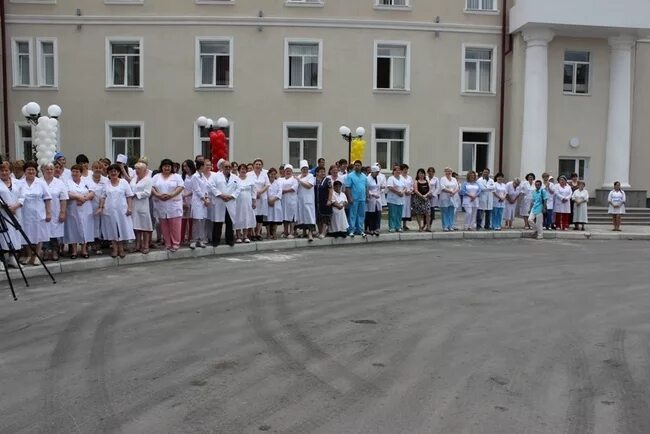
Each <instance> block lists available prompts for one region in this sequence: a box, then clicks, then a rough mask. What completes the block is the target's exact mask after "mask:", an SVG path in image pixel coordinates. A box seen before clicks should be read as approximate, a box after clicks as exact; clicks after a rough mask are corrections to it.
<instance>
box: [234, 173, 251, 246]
mask: <svg viewBox="0 0 650 434" xmlns="http://www.w3.org/2000/svg"><path fill="white" fill-rule="evenodd" d="M238 169H239V177H238V180H237V182H238V183H239V194H238V195H237V199H235V218H234V220H233V229H234V230H235V243H241V242H242V241H243V242H244V243H246V244H248V243H250V242H251V237H255V227H256V225H257V220H256V218H255V208H256V207H257V192H256V189H255V181H254V180H253V178H250V177H248V169H247V167H246V165H245V164H242V165H241V166H239V168H238ZM250 173H253V172H250Z"/></svg>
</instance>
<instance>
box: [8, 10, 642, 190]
mask: <svg viewBox="0 0 650 434" xmlns="http://www.w3.org/2000/svg"><path fill="white" fill-rule="evenodd" d="M502 1H503V0H498V1H497V0H427V1H424V0H354V1H350V0H321V1H318V0H264V1H261V0H232V1H228V0H183V1H179V0H156V1H153V0H139V1H138V0H135V1H132V0H103V1H102V0H93V1H83V2H80V1H72V0H10V1H9V2H8V4H7V17H6V22H7V24H6V26H7V40H6V41H5V50H6V51H5V52H6V53H7V55H8V57H9V58H8V62H7V65H8V71H7V80H8V81H9V83H8V84H9V86H8V89H9V90H8V94H7V96H6V97H7V99H8V107H9V110H8V115H9V116H8V117H9V128H8V132H9V136H10V143H9V146H8V148H9V149H8V150H9V153H10V155H11V157H12V158H27V157H29V153H30V152H31V148H30V145H31V139H30V134H31V131H30V127H29V126H28V125H27V124H26V123H25V122H24V119H23V118H22V115H21V111H20V109H21V107H22V106H23V105H24V104H25V103H26V102H28V101H32V100H33V101H37V102H39V103H40V104H41V106H44V107H46V106H47V105H49V104H54V103H56V104H58V105H60V106H61V107H62V108H63V110H64V113H63V117H62V118H61V137H60V141H61V147H62V150H63V151H64V152H67V153H69V154H72V155H74V154H77V153H81V152H83V153H85V154H87V155H88V156H89V157H90V158H91V159H93V158H97V157H100V156H104V155H107V156H108V157H109V158H112V159H114V158H115V155H116V154H117V153H128V154H130V155H132V156H137V155H146V156H147V157H149V158H150V160H151V161H152V162H156V161H159V160H160V159H161V158H163V157H170V158H173V159H175V160H182V159H185V158H192V157H193V156H194V155H196V154H199V153H204V154H205V153H207V149H206V148H207V139H206V138H205V136H206V131H203V130H202V129H200V128H199V127H198V126H197V125H196V124H195V121H196V118H197V117H198V116H200V115H204V116H208V117H211V118H213V119H216V118H218V117H221V116H224V117H226V118H228V119H229V121H230V127H229V129H228V131H227V135H228V136H229V142H230V154H231V158H232V159H235V160H237V161H250V160H252V159H253V158H256V157H260V158H263V159H264V160H265V162H266V164H267V166H270V165H276V164H279V163H281V162H292V163H296V162H297V161H298V160H300V159H303V158H305V159H308V160H310V161H311V162H312V163H314V162H315V160H316V158H318V157H320V156H323V157H324V158H326V159H327V160H328V161H332V160H334V159H338V158H341V157H345V156H346V155H347V144H346V142H344V141H343V140H342V138H341V136H340V135H339V133H338V130H339V126H341V125H347V126H349V127H351V128H352V129H353V130H354V129H355V128H356V127H357V126H363V127H364V128H365V129H366V137H365V139H366V140H367V143H368V144H367V147H366V160H367V161H379V162H380V163H381V164H382V166H383V167H389V166H390V165H391V164H393V163H396V162H407V163H409V164H410V165H412V166H417V167H420V166H425V167H426V166H429V165H434V166H435V167H436V168H438V170H439V171H440V169H441V168H442V167H444V166H451V167H453V168H454V169H456V170H457V171H459V172H460V173H465V172H467V171H468V170H472V169H482V168H484V167H490V168H494V169H499V168H501V169H502V170H503V171H504V172H506V174H507V175H508V176H518V175H520V174H522V173H525V172H527V171H535V172H536V173H539V172H541V171H543V170H548V171H550V172H552V173H554V174H559V173H568V172H573V171H577V172H579V173H580V175H581V177H584V178H585V179H586V181H587V183H588V186H589V188H590V189H596V188H600V187H603V186H605V185H608V184H611V182H612V181H613V180H614V179H616V180H621V182H623V183H624V184H626V185H631V188H632V189H637V190H640V191H642V190H650V181H649V180H648V178H647V177H645V176H643V171H642V168H643V166H644V165H645V164H647V163H648V162H650V146H648V145H647V138H648V137H649V136H650V123H648V122H644V113H648V111H647V110H646V109H647V107H645V106H644V104H648V102H647V101H648V98H647V97H648V96H649V95H647V94H649V93H650V73H649V72H648V71H650V69H649V68H648V66H650V43H649V42H650V39H646V38H647V37H648V36H650V31H647V30H645V29H644V27H643V25H641V24H642V21H644V19H643V17H644V16H645V21H646V22H650V20H648V18H650V10H648V6H647V5H645V3H646V2H644V1H642V0H623V1H619V2H616V4H615V5H614V4H612V3H611V2H605V1H604V0H603V1H602V2H601V1H598V2H595V3H602V5H600V6H598V5H597V6H594V5H593V4H592V3H594V2H593V1H587V0H572V2H571V3H572V4H573V3H575V4H582V6H585V7H584V8H582V9H580V8H579V7H577V6H576V8H575V10H573V13H574V15H571V14H567V13H566V5H564V3H565V2H562V5H561V4H560V2H559V0H558V1H555V0H553V1H551V2H550V3H557V5H550V3H549V2H541V3H543V4H544V5H547V4H548V5H549V7H548V8H547V7H546V6H545V7H538V6H535V4H536V3H540V2H538V1H537V2H536V1H534V0H533V1H531V0H517V1H516V2H510V1H508V2H507V3H506V4H505V5H504V4H503V2H502ZM504 6H505V9H506V10H505V12H508V15H509V17H508V21H509V31H508V32H509V33H510V34H509V35H507V36H508V37H507V38H502V32H503V28H504V26H503V22H504V20H503V16H502V14H503V13H504ZM555 6H557V7H555ZM560 6H562V7H560ZM547 9H548V10H547ZM570 9H573V7H571V8H570ZM612 9H613V10H614V11H612ZM549 10H550V12H549ZM553 10H556V11H557V13H556V14H553V13H552V12H553ZM616 11H618V13H616ZM556 15H557V16H556ZM567 17H569V18H567ZM630 17H632V18H630ZM558 19H561V20H560V21H558ZM562 20H563V21H562ZM646 26H647V25H646ZM504 39H505V41H506V43H505V44H503V41H504ZM504 56H505V59H504ZM502 60H503V61H504V64H505V68H504V70H503V71H504V75H503V76H502V71H501V69H502V68H501V62H502ZM612 65H615V66H612ZM502 78H503V82H504V83H505V85H504V86H503V87H502V85H501V83H502ZM626 80H627V81H626ZM502 89H503V93H504V98H503V108H502V97H501V96H502V95H501V93H502ZM626 110H627V111H626ZM502 124H503V126H504V127H503V129H501V125H502ZM626 128H627V129H626ZM502 136H503V140H501V137H502ZM628 137H629V139H627V138H628ZM626 152H627V154H626ZM626 162H627V166H626V164H625V163H626ZM626 168H627V172H626V170H625V169H626ZM643 194H645V193H643ZM645 197H646V196H644V198H645Z"/></svg>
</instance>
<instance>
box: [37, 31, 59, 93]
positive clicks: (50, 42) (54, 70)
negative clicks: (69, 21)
mask: <svg viewBox="0 0 650 434" xmlns="http://www.w3.org/2000/svg"><path fill="white" fill-rule="evenodd" d="M36 44H37V45H36V47H37V56H38V57H37V71H38V85H39V86H42V87H56V86H57V85H58V59H57V47H56V40H55V39H51V38H47V39H46V38H38V39H37V40H36Z"/></svg>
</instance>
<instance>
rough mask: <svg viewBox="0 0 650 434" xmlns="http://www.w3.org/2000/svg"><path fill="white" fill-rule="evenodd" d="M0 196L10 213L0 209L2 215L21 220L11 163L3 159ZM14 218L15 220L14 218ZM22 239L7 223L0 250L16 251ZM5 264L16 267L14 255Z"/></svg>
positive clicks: (0, 166)
mask: <svg viewBox="0 0 650 434" xmlns="http://www.w3.org/2000/svg"><path fill="white" fill-rule="evenodd" d="M0 180H1V181H2V182H0V197H1V198H2V200H3V201H4V202H5V203H6V204H7V207H8V208H9V212H10V213H11V215H9V214H7V213H5V211H4V209H2V210H0V213H2V216H3V217H4V218H6V219H7V220H9V221H15V222H18V223H20V222H21V211H20V202H19V201H18V194H17V192H16V188H14V185H13V184H12V182H15V181H13V179H12V177H11V163H9V162H8V161H5V162H3V163H0ZM14 219H15V220H14ZM23 244H24V240H23V237H22V235H21V234H20V232H18V230H16V228H14V227H13V226H12V225H9V224H7V233H6V235H5V236H1V235H0V250H3V251H5V252H9V251H12V250H15V251H16V252H18V251H19V250H20V248H21V246H22V245H23ZM7 264H8V265H10V266H12V267H18V263H17V262H16V258H15V256H12V255H9V257H8V258H7Z"/></svg>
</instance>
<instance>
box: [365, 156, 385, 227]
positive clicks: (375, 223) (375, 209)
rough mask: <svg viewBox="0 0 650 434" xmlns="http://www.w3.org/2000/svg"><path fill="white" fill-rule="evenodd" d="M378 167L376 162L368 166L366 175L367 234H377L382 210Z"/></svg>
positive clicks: (381, 186) (380, 181)
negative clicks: (368, 169) (368, 171)
mask: <svg viewBox="0 0 650 434" xmlns="http://www.w3.org/2000/svg"><path fill="white" fill-rule="evenodd" d="M379 175H381V171H380V167H379V165H378V164H373V165H372V166H370V174H369V175H368V199H367V200H366V222H367V224H368V228H367V229H368V235H374V236H376V237H378V236H379V230H380V228H381V210H382V204H381V202H382V196H383V193H382V188H383V187H384V185H382V179H381V177H380V176H379Z"/></svg>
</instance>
